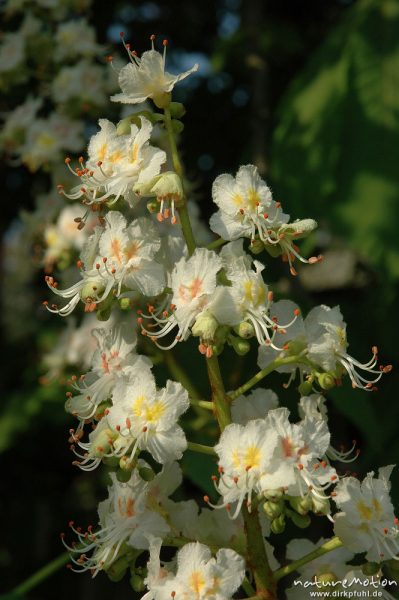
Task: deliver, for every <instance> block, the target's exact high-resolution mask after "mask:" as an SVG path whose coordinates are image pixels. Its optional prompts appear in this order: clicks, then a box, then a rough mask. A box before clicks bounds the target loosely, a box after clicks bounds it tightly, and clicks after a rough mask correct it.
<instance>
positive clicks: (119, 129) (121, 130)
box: [116, 117, 132, 135]
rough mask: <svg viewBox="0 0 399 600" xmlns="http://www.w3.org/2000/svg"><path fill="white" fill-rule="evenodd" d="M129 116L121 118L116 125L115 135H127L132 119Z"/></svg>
mask: <svg viewBox="0 0 399 600" xmlns="http://www.w3.org/2000/svg"><path fill="white" fill-rule="evenodd" d="M130 119H131V117H126V119H122V120H121V121H119V123H118V124H117V126H116V135H128V134H129V133H130V127H131V124H132V121H131V120H130Z"/></svg>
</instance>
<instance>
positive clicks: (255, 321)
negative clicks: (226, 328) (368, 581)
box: [213, 240, 300, 350]
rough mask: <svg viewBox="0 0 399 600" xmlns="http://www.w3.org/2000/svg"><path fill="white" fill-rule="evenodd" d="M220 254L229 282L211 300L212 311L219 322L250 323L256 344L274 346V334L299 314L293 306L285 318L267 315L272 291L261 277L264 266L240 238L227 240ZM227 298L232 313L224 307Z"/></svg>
mask: <svg viewBox="0 0 399 600" xmlns="http://www.w3.org/2000/svg"><path fill="white" fill-rule="evenodd" d="M220 257H221V258H222V260H223V267H224V269H225V272H226V275H227V278H228V280H229V281H230V283H231V285H230V286H226V288H225V289H224V294H223V302H218V303H216V302H215V303H214V307H213V315H214V316H215V318H216V319H217V321H218V322H219V323H221V324H233V325H239V324H240V323H248V324H250V325H252V327H253V330H254V334H255V335H256V338H257V340H258V342H259V344H266V345H270V346H271V347H272V348H275V349H276V350H278V349H279V348H278V346H276V344H275V342H274V339H275V337H276V335H277V334H282V335H283V336H284V335H285V333H286V329H289V328H290V327H291V326H292V325H293V324H294V323H295V321H296V319H297V317H298V316H299V314H300V311H299V309H298V307H296V308H294V310H293V312H292V314H291V316H290V318H288V320H287V321H285V322H281V321H280V322H277V321H276V319H273V318H271V316H270V314H269V313H270V308H271V306H272V302H273V292H271V291H270V290H269V288H268V286H267V285H266V283H265V282H264V280H263V277H262V271H263V270H264V268H265V266H264V265H263V264H262V263H261V262H259V261H258V260H255V261H253V260H252V258H251V257H250V256H249V255H248V254H246V253H245V252H244V250H243V241H242V240H237V241H235V242H231V243H230V244H227V246H225V247H224V248H222V251H221V253H220ZM252 267H254V268H255V269H253V268H252ZM227 299H228V300H229V305H231V306H233V307H234V309H235V315H232V314H231V310H229V311H226V304H227ZM226 315H227V318H226ZM280 337H281V336H280ZM280 349H282V348H280Z"/></svg>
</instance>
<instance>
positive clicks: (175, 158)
mask: <svg viewBox="0 0 399 600" xmlns="http://www.w3.org/2000/svg"><path fill="white" fill-rule="evenodd" d="M164 112H165V127H166V131H167V134H168V141H169V146H170V152H171V154H172V162H173V168H174V170H175V171H176V173H177V175H178V176H179V177H180V179H181V180H182V185H183V175H184V170H183V165H182V162H181V160H180V156H179V151H178V149H177V144H176V139H175V134H174V131H173V124H172V116H171V114H170V110H169V108H165V109H164ZM177 210H178V212H179V217H180V224H181V228H182V231H183V235H184V239H185V240H186V244H187V248H188V253H189V254H190V256H191V254H193V252H194V250H195V249H196V247H197V245H196V243H195V239H194V234H193V229H192V227H191V223H190V218H189V216H188V211H187V201H186V198H183V199H182V204H181V206H178V207H177Z"/></svg>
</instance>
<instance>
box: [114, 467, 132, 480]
mask: <svg viewBox="0 0 399 600" xmlns="http://www.w3.org/2000/svg"><path fill="white" fill-rule="evenodd" d="M131 475H132V473H131V471H125V470H124V469H120V468H119V469H118V470H117V471H116V478H117V480H118V481H119V482H120V483H126V482H128V481H129V479H130V477H131Z"/></svg>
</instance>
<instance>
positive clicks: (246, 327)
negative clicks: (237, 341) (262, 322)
mask: <svg viewBox="0 0 399 600" xmlns="http://www.w3.org/2000/svg"><path fill="white" fill-rule="evenodd" d="M234 331H235V332H236V334H237V335H239V336H240V337H241V338H244V340H248V339H249V338H251V337H254V335H255V329H254V326H253V325H252V323H249V322H248V321H241V323H240V324H239V325H236V326H235V327H234Z"/></svg>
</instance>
